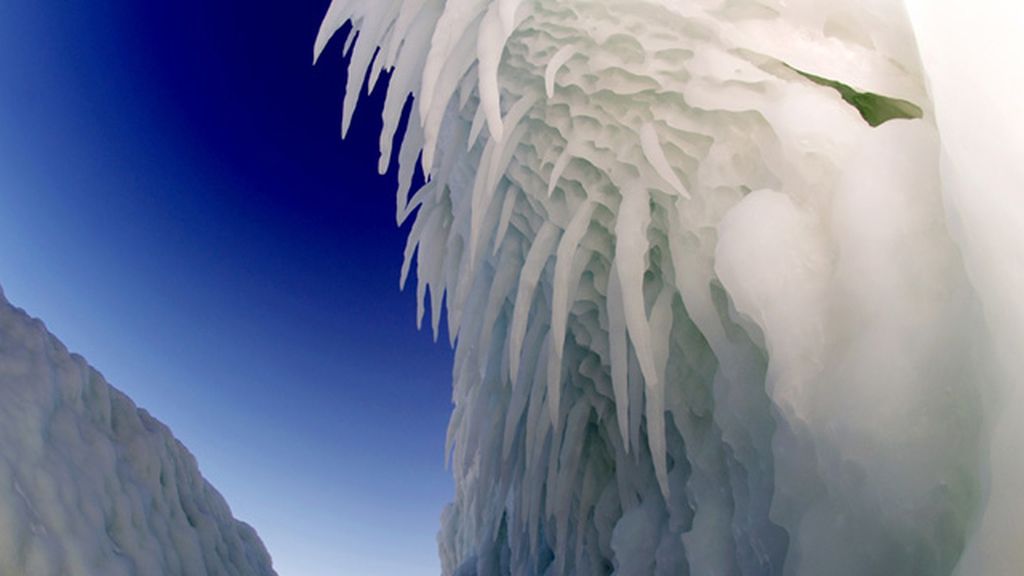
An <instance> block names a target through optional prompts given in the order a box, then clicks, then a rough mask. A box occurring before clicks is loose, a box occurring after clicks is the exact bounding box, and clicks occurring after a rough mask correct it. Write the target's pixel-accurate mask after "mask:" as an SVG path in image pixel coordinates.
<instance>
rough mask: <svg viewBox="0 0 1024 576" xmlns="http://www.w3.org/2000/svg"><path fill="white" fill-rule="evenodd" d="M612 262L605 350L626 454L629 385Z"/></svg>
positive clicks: (618, 289)
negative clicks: (606, 345)
mask: <svg viewBox="0 0 1024 576" xmlns="http://www.w3.org/2000/svg"><path fill="white" fill-rule="evenodd" d="M616 269H617V267H616V265H615V261H614V260H613V261H612V264H611V270H609V272H608V288H607V290H606V292H607V293H606V294H605V303H606V306H607V308H608V349H609V352H610V357H611V358H610V360H611V362H610V363H611V369H612V390H613V392H614V394H615V414H616V417H617V419H618V421H619V433H620V434H621V435H622V444H623V447H624V449H625V451H626V453H627V454H628V453H629V381H628V380H627V370H628V369H629V366H628V364H627V363H626V350H627V348H626V314H625V312H624V311H623V309H622V288H621V284H620V283H619V275H618V273H617V272H616Z"/></svg>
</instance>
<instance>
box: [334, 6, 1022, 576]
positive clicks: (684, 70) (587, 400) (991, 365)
mask: <svg viewBox="0 0 1024 576" xmlns="http://www.w3.org/2000/svg"><path fill="white" fill-rule="evenodd" d="M924 4H925V3H923V2H922V5H924ZM922 10H923V11H925V12H927V11H928V10H929V9H922ZM347 21H352V22H353V23H354V26H355V30H357V31H358V39H355V34H350V35H349V36H348V38H347V43H346V47H345V50H347V51H351V61H350V70H349V85H348V92H347V94H346V101H345V104H344V120H343V129H344V128H345V127H347V125H348V122H349V119H350V118H351V114H352V111H353V109H354V106H355V103H356V101H357V99H358V96H359V94H360V92H361V90H360V87H361V84H362V83H363V81H364V78H366V79H368V82H369V84H370V85H373V84H374V83H375V82H376V79H377V78H378V76H379V74H380V72H381V71H383V70H385V69H391V68H393V69H394V73H393V75H392V76H391V78H390V82H389V84H388V86H387V90H388V99H387V103H386V105H385V110H384V130H383V133H382V135H381V148H382V155H381V168H382V169H384V168H386V167H387V165H388V163H389V161H390V159H391V155H392V154H391V146H392V141H393V138H394V136H395V133H396V129H397V127H398V125H399V120H400V116H401V113H402V110H403V105H404V104H405V103H406V101H407V100H406V98H407V96H408V95H409V94H410V93H411V94H414V95H415V101H414V102H413V104H412V116H411V119H410V121H409V127H408V131H407V132H406V134H405V135H404V140H402V141H401V147H400V149H399V150H398V152H397V156H398V159H399V162H400V164H401V165H400V167H399V179H400V189H399V193H398V211H397V217H398V220H399V221H400V222H401V221H403V220H404V219H406V218H408V217H409V216H410V215H412V214H415V223H414V224H413V226H412V231H411V233H410V238H409V243H408V248H407V250H406V254H405V258H406V265H405V270H404V272H403V282H404V276H405V275H406V274H407V273H408V272H409V270H410V268H411V266H412V265H413V262H415V266H416V277H417V280H418V286H417V299H418V301H419V302H420V304H421V306H420V317H421V318H422V316H423V315H424V311H425V300H426V299H427V294H428V293H429V300H430V308H431V313H432V323H433V327H434V330H435V333H436V331H437V327H438V325H439V321H440V318H441V314H442V313H446V314H447V323H448V326H449V329H450V332H451V334H452V338H453V342H454V343H456V350H457V351H456V361H455V367H454V403H455V410H454V414H453V416H452V419H451V424H450V428H449V450H450V453H451V455H452V466H453V471H454V475H455V479H456V496H455V501H454V502H453V503H452V505H451V506H450V507H449V508H448V509H447V510H446V511H445V514H444V517H443V519H442V528H441V532H440V534H439V544H440V552H441V557H442V562H443V566H444V572H445V574H458V575H461V576H468V575H472V574H476V575H480V576H485V575H492V574H516V575H537V574H545V575H561V574H577V575H581V576H583V575H595V574H616V575H620V576H645V575H651V574H656V575H669V574H693V575H694V576H732V575H743V576H767V575H784V576H820V575H822V574H829V575H833V576H875V575H877V576H922V575H949V574H951V573H953V572H954V571H957V570H958V568H957V566H958V563H959V562H960V561H961V557H962V556H963V554H964V551H965V550H968V551H971V552H970V557H969V558H968V560H966V561H969V562H974V564H970V566H972V567H978V566H989V567H992V566H998V567H999V569H998V570H996V569H991V570H990V569H986V568H981V569H980V571H978V570H977V569H975V568H971V567H968V568H964V567H961V568H959V573H960V574H963V575H967V574H972V575H977V576H1004V575H1005V576H1010V574H1017V573H1021V570H1024V565H1022V564H1020V563H1015V561H1014V560H1013V558H1019V553H1018V552H1016V551H1015V550H1014V547H1013V546H1012V545H1010V544H1009V543H1011V542H1014V541H1016V542H1018V543H1019V542H1021V541H1024V530H1022V529H1021V528H1020V527H1019V524H1015V523H1014V522H1013V521H1011V520H1010V518H1012V513H1010V514H1008V513H1000V512H993V507H997V506H1007V505H1009V509H1010V510H1016V511H1021V510H1022V508H1024V507H1022V506H1021V502H1020V501H1021V498H1020V497H1019V496H1013V495H1012V490H1013V488H1014V487H1015V488H1017V489H1018V491H1017V492H1016V493H1017V494H1020V493H1021V491H1024V483H1022V482H1021V481H1020V479H1021V478H1022V477H1024V474H1019V472H1020V470H1021V469H1022V467H1021V466H1019V465H1013V464H1012V463H1007V460H1009V459H1010V458H1011V456H1010V454H1011V450H1012V449H1014V448H1020V447H1021V444H1020V439H1019V435H1018V437H1017V439H1016V440H1012V439H1011V438H1012V431H1013V430H1015V429H1019V426H1017V428H1013V427H1010V428H1007V427H1006V426H1005V425H1003V426H1002V428H1000V427H999V424H998V422H999V419H998V407H997V406H996V403H995V402H993V401H992V398H994V397H1000V398H1002V397H1006V398H1010V399H1013V400H1014V402H1015V403H1014V404H1013V406H1015V407H1017V406H1019V405H1021V404H1022V403H1021V402H1019V400H1017V398H1019V397H1020V394H1019V393H1016V392H1015V390H1016V385H1015V384H1014V383H1013V382H1012V378H1011V377H1010V376H1008V375H1009V374H1013V373H1016V374H1018V375H1019V374H1020V371H1019V370H1018V371H1016V372H1013V371H1012V367H1013V366H1014V364H1012V363H1007V362H1008V361H1006V360H1005V359H1006V357H1008V355H1009V354H1010V352H1009V351H1010V350H1011V349H1013V346H1015V345H1017V344H1021V343H1022V339H1020V338H1019V335H1020V332H1019V330H1015V329H1013V328H1010V327H1008V326H1005V325H1004V324H1005V322H1004V321H1003V320H1000V319H999V318H998V317H999V313H998V312H999V311H1002V312H1004V313H1005V312H1006V311H1008V310H1013V311H1015V312H1014V314H1016V316H1015V317H1019V316H1020V310H1021V306H1020V304H1019V302H1013V301H1011V300H1012V298H1010V297H1009V294H1010V293H1009V292H1007V291H1005V290H999V289H996V288H995V286H997V285H999V282H1000V281H1001V280H1000V278H1003V279H1006V278H1008V276H1007V275H1006V273H1004V272H1000V268H999V266H998V265H997V264H995V263H992V262H989V261H988V260H987V259H986V257H985V254H987V252H986V250H989V249H992V247H993V246H995V245H998V244H999V241H1003V242H1004V243H1009V244H1010V245H1011V246H1017V247H1019V246H1020V245H1021V238H1020V235H1019V234H1018V233H1015V232H1012V226H1010V225H1009V224H1012V222H1013V220H1012V219H1009V218H1001V219H1000V220H999V221H1000V222H1001V223H1006V224H1008V225H1007V226H1004V227H1002V228H1000V229H999V230H1000V232H990V231H985V230H983V228H984V226H985V221H984V218H980V217H973V218H967V219H963V220H962V219H961V218H960V216H959V215H958V213H957V212H956V204H955V201H957V200H958V199H960V200H964V201H965V202H966V201H967V200H965V199H966V198H967V196H969V195H970V194H971V190H970V187H969V186H962V185H957V186H954V185H953V184H952V183H951V182H952V181H951V180H950V171H949V169H948V167H947V166H946V165H945V164H943V163H942V162H940V158H941V157H942V156H941V153H940V150H941V147H940V139H939V132H940V131H939V126H940V124H941V123H940V122H938V121H937V116H936V112H935V109H934V108H933V105H932V100H931V97H930V94H929V92H928V90H927V86H926V76H925V74H924V72H923V70H922V66H921V62H920V57H919V54H918V48H917V43H916V40H915V34H914V30H913V26H912V22H911V21H910V19H909V18H908V16H907V13H906V12H905V10H904V6H903V4H902V2H901V1H899V0H870V1H864V0H789V1H783V0H389V1H381V2H357V1H347V0H335V1H334V2H333V3H332V5H331V7H330V9H329V11H328V13H327V16H326V18H325V20H324V23H323V26H322V29H321V34H320V36H319V38H318V40H317V45H316V50H317V51H319V50H322V49H323V48H324V47H325V45H326V43H327V40H328V39H329V38H330V37H331V36H332V35H333V34H334V33H335V32H336V31H337V30H339V29H340V28H341V26H342V25H343V24H344V23H345V22H347ZM916 22H917V23H918V24H920V22H921V20H918V21H916ZM940 29H941V28H938V27H933V28H931V30H940ZM976 32H977V31H976ZM975 37H977V36H975ZM937 42H939V41H936V43H937ZM378 47H379V52H378ZM929 58H930V59H931V60H939V59H938V58H935V57H933V56H929ZM938 65H941V63H940V64H938ZM945 86H946V89H947V90H949V89H950V88H949V87H950V86H952V85H951V84H949V83H947V84H945ZM1009 93H1010V94H1012V93H1014V92H1012V91H1011V92H1009ZM1002 97H1004V98H1005V97H1007V95H1006V94H1004V95H1002ZM941 101H942V100H941V99H939V102H940V103H941ZM945 114H946V115H947V116H946V118H947V120H949V119H952V121H953V122H954V123H955V122H956V121H958V120H959V122H960V124H961V125H962V124H963V122H964V121H963V120H962V118H964V116H958V115H957V111H956V110H947V111H946V112H945ZM967 117H968V118H969V116H967ZM939 118H941V116H940V117H939ZM946 149H947V151H948V150H950V148H949V147H948V146H947V148H946ZM421 151H422V157H421V162H422V166H423V168H424V170H425V171H426V172H427V173H428V174H429V175H430V179H429V181H428V183H427V184H426V185H425V186H424V187H423V188H421V189H419V190H416V191H414V193H413V194H412V195H411V197H410V195H409V193H410V190H409V186H410V182H411V180H412V173H413V169H414V165H415V163H416V161H417V158H418V157H419V156H420V154H421ZM1007 157H1008V156H1007ZM954 159H955V158H954ZM1018 165H1019V163H1018ZM1000 166H1002V165H1000ZM1019 183H1020V181H1019V180H1018V181H1017V184H1019ZM1016 202H1018V203H1019V202H1020V200H1019V199H1017V200H1016ZM968 205H969V206H972V207H974V208H977V207H978V202H977V201H974V202H973V203H969V204H968ZM977 214H984V212H983V211H980V209H979V210H975V212H972V213H970V214H968V215H967V216H975V215H977ZM955 226H961V227H963V230H960V229H957V230H958V231H957V232H956V233H951V229H952V228H953V227H955ZM972 227H973V229H976V230H973V231H972ZM999 234H1002V235H1001V236H1000V235H999ZM957 242H960V243H963V246H960V245H958V244H957ZM965 247H966V248H965ZM998 253H999V254H1000V257H1001V258H1002V260H998V262H1000V263H1002V265H1006V264H1008V263H1011V262H1016V264H1013V265H1016V266H1019V263H1020V260H1019V259H1017V260H1015V258H1019V254H1020V252H1019V251H1017V250H1016V249H1010V250H1003V251H1001V252H998ZM1015 255H1016V256H1015ZM965 257H966V258H974V259H975V260H973V261H972V260H967V261H966V262H965ZM965 264H966V266H965ZM975 268H976V269H977V271H975ZM968 270H971V272H972V276H971V278H970V279H969V277H968V273H967V271H968ZM1014 278H1017V276H1014ZM1014 281H1016V282H1017V284H1014V285H1018V284H1019V281H1018V280H1014ZM442 302H446V303H447V306H446V312H443V311H442ZM990 305H993V306H995V310H996V311H997V312H996V313H993V312H992V311H991V310H990V309H988V307H989V306H990ZM993 322H996V324H993ZM1015 325H1016V326H1019V325H1020V324H1019V323H1018V324H1015ZM993 326H994V327H995V329H993ZM1017 350H1018V351H1019V348H1017ZM1018 364H1019V363H1018ZM1008 367H1009V368H1008ZM1018 379H1019V376H1018ZM1000 394H1002V396H1000ZM1013 413H1017V410H1016V409H1015V411H1014V412H1013ZM990 442H991V443H992V447H993V449H994V450H996V451H995V452H994V453H993V460H992V465H991V467H990V465H989V462H988V461H987V459H986V458H987V456H986V455H987V454H988V450H989V443H990ZM997 442H1002V443H998V444H997ZM1018 453H1019V452H1018ZM997 459H1001V460H998V461H997ZM1000 466H1002V468H1000ZM1001 469H1005V470H1009V472H1007V473H1006V474H1005V475H1004V476H1003V477H1002V478H996V477H995V476H994V475H996V474H998V473H999V472H998V470H1001ZM990 484H991V486H992V489H991V490H990V489H989V485H990ZM1000 495H1001V496H1000ZM989 496H998V497H999V498H1000V499H999V500H992V499H991V498H990V497H989ZM1017 517H1018V518H1019V516H1017ZM979 518H984V519H985V520H983V521H982V522H983V524H982V526H983V529H980V530H979V529H978V528H977V527H978V526H979ZM994 543H997V544H998V545H996V544H994ZM1017 548H1019V546H1018V547H1017ZM987 550H997V551H998V552H997V553H999V554H1004V555H1010V556H1006V557H1004V558H1003V559H1002V560H1000V561H998V562H992V561H991V560H983V558H984V557H985V551H987ZM1013 554H1017V555H1018V556H1012V555H1013ZM970 558H974V560H971V559H970ZM1006 558H1010V559H1009V560H1007V559H1006ZM985 562H988V563H987V564H986V563H985Z"/></svg>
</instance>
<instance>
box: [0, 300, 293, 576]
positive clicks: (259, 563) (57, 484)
mask: <svg viewBox="0 0 1024 576" xmlns="http://www.w3.org/2000/svg"><path fill="white" fill-rule="evenodd" d="M0 494H2V496H0V574H3V575H4V576H273V575H274V574H275V572H274V570H273V568H272V567H271V560H270V556H269V555H268V554H267V551H266V549H265V548H264V547H263V544H262V543H261V542H260V539H259V537H258V536H257V535H256V532H255V531H254V530H253V529H252V528H251V527H250V526H248V525H247V524H245V523H242V522H239V521H237V520H235V519H234V518H233V517H232V516H231V510H230V509H229V508H228V505H227V503H225V502H224V499H223V498H222V497H221V495H220V494H219V493H218V492H217V491H216V490H215V489H214V488H213V487H212V486H210V484H208V483H207V482H206V480H204V479H203V477H202V476H201V475H200V474H199V469H198V468H197V467H196V461H195V459H194V458H193V457H192V455H191V454H190V453H189V452H188V450H186V449H185V447H184V446H182V445H181V443H179V442H178V441H177V440H176V439H175V438H174V437H173V436H172V435H171V432H170V430H168V429H167V427H166V426H164V425H163V424H161V423H160V422H158V421H157V420H155V419H154V418H153V417H152V416H150V415H149V414H148V413H147V412H146V411H145V410H141V409H139V408H136V406H135V404H133V403H132V401H131V400H130V399H129V398H128V397H127V396H125V395H124V394H122V393H121V392H119V391H118V390H116V389H114V388H113V387H112V386H110V385H109V384H107V382H106V381H105V380H104V379H103V377H102V376H101V375H100V374H99V373H98V372H96V370H94V369H93V368H92V367H90V366H89V365H88V364H87V363H86V362H85V360H84V359H83V358H82V357H81V356H78V355H75V354H69V353H68V351H67V349H66V348H65V347H64V345H63V344H61V343H60V341H58V340H57V338H55V337H54V336H53V335H52V334H50V333H49V332H47V330H46V327H45V326H43V323H42V322H40V321H39V320H36V319H33V318H30V317H29V316H28V315H27V314H25V312H23V311H22V310H20V309H17V308H15V307H13V306H11V305H10V304H9V303H8V302H7V300H6V299H5V298H4V297H3V293H2V292H0Z"/></svg>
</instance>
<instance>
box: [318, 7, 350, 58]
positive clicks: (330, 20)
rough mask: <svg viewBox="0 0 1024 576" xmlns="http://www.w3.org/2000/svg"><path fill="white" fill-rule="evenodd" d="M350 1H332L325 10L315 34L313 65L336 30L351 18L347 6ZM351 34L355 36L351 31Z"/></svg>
mask: <svg viewBox="0 0 1024 576" xmlns="http://www.w3.org/2000/svg"><path fill="white" fill-rule="evenodd" d="M351 3H352V0H332V1H331V5H330V6H329V7H328V8H327V14H326V15H324V19H323V20H321V21H320V30H319V31H318V32H317V34H316V42H314V43H313V64H316V61H317V60H319V59H320V54H322V53H323V51H324V48H326V47H327V43H328V42H330V40H331V38H332V37H333V36H334V34H335V33H337V32H338V30H340V29H341V27H342V26H343V25H344V24H345V22H346V21H347V20H348V19H349V18H350V17H351V14H350V11H349V4H351ZM351 34H353V35H354V34H355V31H354V30H353V31H352V33H351Z"/></svg>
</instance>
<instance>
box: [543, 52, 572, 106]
mask: <svg viewBox="0 0 1024 576" xmlns="http://www.w3.org/2000/svg"><path fill="white" fill-rule="evenodd" d="M575 55H576V46H574V45H573V44H566V45H565V46H562V47H561V48H559V49H558V52H555V55H554V56H552V57H551V60H549V61H548V65H547V67H546V68H544V91H545V92H546V93H547V95H548V98H552V97H553V96H554V95H555V76H556V75H557V74H558V71H559V70H561V69H562V66H565V63H566V62H568V61H569V60H572V57H573V56H575Z"/></svg>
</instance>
